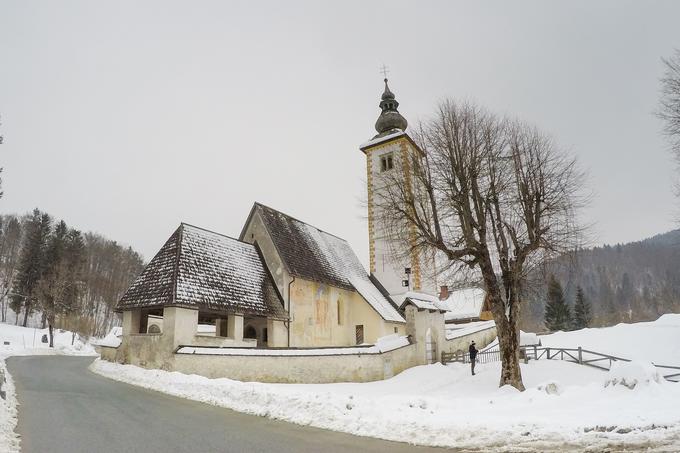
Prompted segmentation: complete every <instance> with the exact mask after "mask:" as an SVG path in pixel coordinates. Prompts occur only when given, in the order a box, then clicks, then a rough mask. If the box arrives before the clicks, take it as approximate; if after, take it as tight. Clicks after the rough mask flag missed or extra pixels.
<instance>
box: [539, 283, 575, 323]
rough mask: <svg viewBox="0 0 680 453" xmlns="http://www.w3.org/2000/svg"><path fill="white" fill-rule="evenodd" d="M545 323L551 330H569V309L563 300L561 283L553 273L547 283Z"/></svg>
mask: <svg viewBox="0 0 680 453" xmlns="http://www.w3.org/2000/svg"><path fill="white" fill-rule="evenodd" d="M545 325H546V327H547V328H548V329H550V330H551V331H556V330H569V328H570V327H571V309H570V308H569V306H568V305H567V303H566V302H565V300H564V292H563V291H562V285H560V282H558V281H557V279H556V278H555V276H554V275H552V276H551V277H550V282H549V283H548V301H547V303H546V305H545Z"/></svg>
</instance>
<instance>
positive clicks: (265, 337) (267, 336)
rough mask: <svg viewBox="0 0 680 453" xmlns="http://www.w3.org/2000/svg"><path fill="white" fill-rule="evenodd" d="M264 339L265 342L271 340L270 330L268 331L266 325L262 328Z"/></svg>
mask: <svg viewBox="0 0 680 453" xmlns="http://www.w3.org/2000/svg"><path fill="white" fill-rule="evenodd" d="M262 341H263V342H264V343H266V342H267V341H269V335H268V332H267V328H266V327H265V328H264V329H262Z"/></svg>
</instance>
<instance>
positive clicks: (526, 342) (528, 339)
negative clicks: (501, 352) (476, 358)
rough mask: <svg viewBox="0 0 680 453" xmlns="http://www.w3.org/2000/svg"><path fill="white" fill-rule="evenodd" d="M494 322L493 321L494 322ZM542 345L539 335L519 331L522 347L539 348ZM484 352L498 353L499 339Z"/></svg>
mask: <svg viewBox="0 0 680 453" xmlns="http://www.w3.org/2000/svg"><path fill="white" fill-rule="evenodd" d="M492 322H493V321H492ZM539 344H541V343H540V341H539V337H538V335H536V334H535V333H531V332H525V331H523V330H520V331H519V345H520V346H538V345H539ZM483 351H498V337H496V339H495V340H494V341H492V342H491V343H490V344H489V345H488V346H487V347H485V348H484V349H483Z"/></svg>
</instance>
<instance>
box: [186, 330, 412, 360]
mask: <svg viewBox="0 0 680 453" xmlns="http://www.w3.org/2000/svg"><path fill="white" fill-rule="evenodd" d="M409 344H410V342H409V340H408V337H405V336H399V335H397V334H391V335H387V336H385V337H381V338H378V341H376V342H375V344H374V345H365V346H353V347H337V348H296V349H290V348H283V349H272V348H262V349H260V348H210V347H201V346H182V347H181V348H179V349H178V350H177V354H206V355H254V356H321V355H351V354H357V355H362V354H381V353H383V352H388V351H393V350H395V349H399V348H401V347H404V346H407V345H409Z"/></svg>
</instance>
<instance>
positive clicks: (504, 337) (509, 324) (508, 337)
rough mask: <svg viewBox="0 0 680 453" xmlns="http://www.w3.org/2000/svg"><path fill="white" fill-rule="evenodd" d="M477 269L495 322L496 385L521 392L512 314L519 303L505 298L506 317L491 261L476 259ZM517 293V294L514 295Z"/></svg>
mask: <svg viewBox="0 0 680 453" xmlns="http://www.w3.org/2000/svg"><path fill="white" fill-rule="evenodd" d="M479 266H480V269H481V271H482V278H483V280H484V286H485V289H486V293H487V297H488V298H489V304H490V305H491V313H492V314H493V320H494V322H495V323H496V333H497V334H498V348H499V351H500V355H501V379H500V383H499V386H501V387H502V386H504V385H511V386H513V387H515V388H516V389H517V390H520V391H524V383H523V382H522V370H521V369H520V367H519V325H518V324H517V320H518V319H519V313H518V312H516V311H515V310H517V305H519V301H517V300H514V299H515V298H514V296H513V295H510V296H509V299H510V300H509V302H508V303H509V304H510V306H511V310H510V311H509V314H510V316H508V315H507V314H506V305H505V300H504V299H503V297H502V296H501V294H503V292H502V289H501V288H502V286H501V282H499V280H498V278H497V277H496V273H495V272H494V269H493V266H492V265H491V260H490V259H489V257H488V256H485V257H484V258H482V259H481V260H480V263H479ZM515 294H517V293H515Z"/></svg>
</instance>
